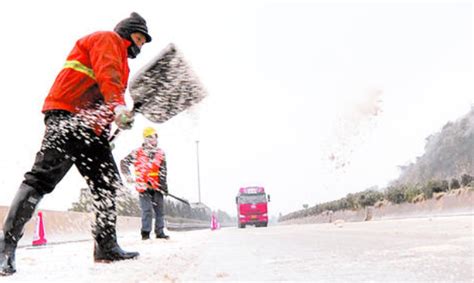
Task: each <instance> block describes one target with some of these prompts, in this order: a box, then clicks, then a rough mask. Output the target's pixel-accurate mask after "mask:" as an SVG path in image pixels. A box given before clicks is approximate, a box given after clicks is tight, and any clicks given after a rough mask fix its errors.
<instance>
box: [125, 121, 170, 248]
mask: <svg viewBox="0 0 474 283" xmlns="http://www.w3.org/2000/svg"><path fill="white" fill-rule="evenodd" d="M132 165H133V167H134V170H135V177H132V174H131V172H130V166H132ZM120 170H121V172H122V174H123V175H124V176H125V178H126V180H127V182H128V183H134V184H135V188H136V190H137V191H138V193H139V200H140V209H141V218H142V226H141V236H142V240H147V239H149V238H150V233H151V231H152V221H153V214H154V215H155V227H154V228H155V229H154V230H155V235H156V238H159V239H169V236H168V235H166V234H165V233H164V231H163V229H164V201H163V195H166V194H167V193H168V184H167V180H166V158H165V153H164V152H163V150H162V149H161V148H159V147H158V133H157V132H156V130H155V129H154V128H152V127H146V128H145V129H144V130H143V144H142V146H141V147H139V148H137V149H135V150H133V151H132V152H131V153H129V154H128V155H127V156H126V157H125V158H124V159H122V161H121V162H120ZM153 212H154V213H153Z"/></svg>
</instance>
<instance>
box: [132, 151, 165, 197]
mask: <svg viewBox="0 0 474 283" xmlns="http://www.w3.org/2000/svg"><path fill="white" fill-rule="evenodd" d="M164 157H165V154H164V152H163V151H162V150H161V149H160V148H157V150H156V153H155V158H154V159H153V160H150V158H148V155H147V154H146V153H145V151H144V150H143V148H139V149H138V150H137V156H136V158H135V163H134V166H135V182H136V184H137V185H136V190H137V191H138V192H140V193H142V192H144V191H145V190H146V189H147V188H151V189H155V190H156V189H158V188H159V185H160V167H161V163H162V162H163V160H164Z"/></svg>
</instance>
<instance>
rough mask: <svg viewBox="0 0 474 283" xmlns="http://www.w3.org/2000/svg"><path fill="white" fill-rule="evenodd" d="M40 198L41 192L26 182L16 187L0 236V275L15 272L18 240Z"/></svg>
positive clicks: (41, 196)
mask: <svg viewBox="0 0 474 283" xmlns="http://www.w3.org/2000/svg"><path fill="white" fill-rule="evenodd" d="M42 198H43V195H42V194H40V193H38V192H37V191H36V190H35V189H34V188H32V187H30V186H28V185H26V184H21V186H20V188H19V189H18V191H17V193H16V196H15V198H14V199H13V202H12V204H11V206H10V209H9V211H8V214H7V217H6V219H5V223H4V224H3V234H2V235H1V236H0V275H2V276H8V275H12V274H13V273H15V272H16V266H15V251H16V247H17V245H18V241H20V239H21V237H22V236H23V231H24V227H25V224H26V223H27V222H28V220H30V219H31V217H32V216H33V213H34V211H35V209H36V206H37V205H38V203H39V201H40V200H41V199H42Z"/></svg>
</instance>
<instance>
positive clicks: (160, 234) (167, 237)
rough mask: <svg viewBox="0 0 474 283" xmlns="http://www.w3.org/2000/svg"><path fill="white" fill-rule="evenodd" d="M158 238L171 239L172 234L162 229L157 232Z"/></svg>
mask: <svg viewBox="0 0 474 283" xmlns="http://www.w3.org/2000/svg"><path fill="white" fill-rule="evenodd" d="M156 238H157V239H165V240H169V238H170V236H168V235H166V234H165V232H163V231H161V232H160V233H157V234H156Z"/></svg>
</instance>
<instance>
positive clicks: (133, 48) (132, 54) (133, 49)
mask: <svg viewBox="0 0 474 283" xmlns="http://www.w3.org/2000/svg"><path fill="white" fill-rule="evenodd" d="M127 53H128V58H130V59H135V58H136V57H137V55H138V54H140V48H138V46H137V45H136V44H135V43H134V42H133V41H132V45H130V46H129V47H128V48H127Z"/></svg>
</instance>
